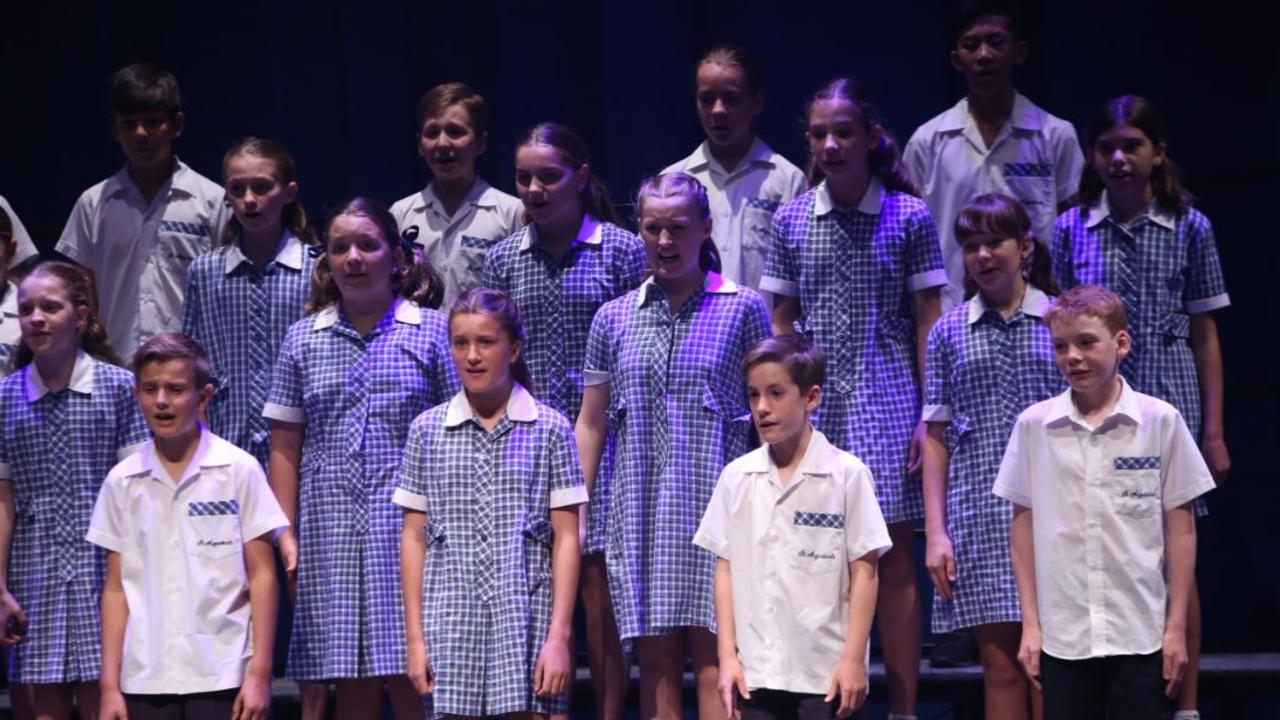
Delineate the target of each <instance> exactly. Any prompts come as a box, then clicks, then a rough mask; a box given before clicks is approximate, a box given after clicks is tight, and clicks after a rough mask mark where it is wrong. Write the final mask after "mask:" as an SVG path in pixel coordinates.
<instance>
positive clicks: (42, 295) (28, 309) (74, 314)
mask: <svg viewBox="0 0 1280 720" xmlns="http://www.w3.org/2000/svg"><path fill="white" fill-rule="evenodd" d="M88 318H89V308H87V307H83V306H82V307H76V306H75V305H73V304H72V303H71V294H70V293H69V292H68V291H67V286H66V285H64V284H63V282H62V281H61V280H59V279H58V278H56V277H52V276H49V275H45V274H43V273H35V274H32V275H28V276H27V277H26V278H25V279H23V281H22V284H20V285H19V286H18V326H19V327H20V328H21V329H22V341H23V342H25V343H26V344H27V347H28V348H29V349H30V350H31V354H32V355H34V356H35V357H37V358H40V357H46V358H65V357H68V356H69V355H72V354H74V353H75V351H76V349H77V348H79V347H80V333H81V331H83V330H84V328H85V325H86V324H87V323H88Z"/></svg>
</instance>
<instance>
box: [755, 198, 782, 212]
mask: <svg viewBox="0 0 1280 720" xmlns="http://www.w3.org/2000/svg"><path fill="white" fill-rule="evenodd" d="M781 205H782V203H780V202H778V201H777V200H770V199H769V198H761V197H753V198H747V207H750V208H755V209H757V210H764V211H766V212H775V211H776V210H777V209H778V208H779V207H780V206H781Z"/></svg>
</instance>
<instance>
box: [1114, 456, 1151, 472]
mask: <svg viewBox="0 0 1280 720" xmlns="http://www.w3.org/2000/svg"><path fill="white" fill-rule="evenodd" d="M1115 469H1116V470H1159V469H1160V456H1159V455H1144V456H1141V457H1118V458H1116V459H1115Z"/></svg>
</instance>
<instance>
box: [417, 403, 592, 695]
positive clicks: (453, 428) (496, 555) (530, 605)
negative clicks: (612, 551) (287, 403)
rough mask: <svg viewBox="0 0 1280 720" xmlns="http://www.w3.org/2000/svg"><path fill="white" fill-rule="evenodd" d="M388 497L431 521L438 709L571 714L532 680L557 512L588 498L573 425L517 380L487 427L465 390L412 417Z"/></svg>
mask: <svg viewBox="0 0 1280 720" xmlns="http://www.w3.org/2000/svg"><path fill="white" fill-rule="evenodd" d="M392 501H393V502H395V503H396V504H397V505H400V506H402V507H405V508H408V509H410V510H416V511H419V512H424V513H426V514H427V529H426V535H427V545H428V547H427V557H426V567H425V569H424V573H425V574H424V580H423V603H422V618H423V633H424V636H425V639H426V645H427V654H428V655H429V658H430V662H431V669H432V671H433V673H434V674H435V681H436V689H435V693H434V696H433V701H434V710H433V714H434V715H437V716H439V715H460V716H474V717H492V716H497V715H502V714H506V713H513V712H535V713H543V714H564V713H567V712H568V702H567V701H568V698H567V696H566V695H565V694H560V695H558V696H555V697H537V696H535V695H534V694H533V681H532V679H533V671H534V667H535V666H536V664H537V661H538V654H539V653H540V652H541V650H542V646H543V645H544V644H545V642H546V639H547V633H548V631H549V630H550V627H551V610H552V603H551V600H552V597H551V591H552V587H551V585H552V578H551V569H552V540H553V538H552V535H553V533H552V527H551V511H552V510H554V509H556V508H567V507H573V506H576V505H581V504H582V503H585V502H586V501H587V491H586V487H585V486H584V485H583V480H582V470H581V468H580V467H579V465H578V453H577V447H576V446H575V444H574V439H573V427H572V426H571V425H569V422H568V420H566V419H565V417H564V416H563V415H561V414H560V413H559V412H557V411H555V410H554V409H552V408H551V407H550V406H548V405H544V404H542V403H540V402H536V401H535V400H534V399H533V396H532V395H530V394H529V392H528V391H527V390H525V389H524V388H523V387H521V386H520V385H519V384H516V385H515V386H514V387H513V388H512V391H511V395H510V397H508V398H507V412H506V414H505V415H504V416H503V417H502V418H501V419H499V420H498V424H497V425H496V426H495V427H494V428H493V429H492V430H487V429H485V427H484V426H483V425H481V424H480V421H479V420H478V419H476V418H475V416H474V414H473V412H472V410H471V406H470V404H469V403H468V402H467V396H466V393H465V392H459V393H458V394H457V395H455V396H453V399H451V400H450V401H449V402H448V403H447V404H442V405H439V406H437V407H435V408H432V409H431V410H429V411H427V412H426V413H423V414H422V415H421V416H419V417H418V418H417V419H416V420H415V421H414V423H413V427H412V428H410V430H409V442H408V445H407V446H406V448H405V459H404V464H403V465H402V466H401V472H400V483H399V487H398V488H397V489H396V491H395V494H394V496H393V497H392Z"/></svg>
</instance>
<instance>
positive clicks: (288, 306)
mask: <svg viewBox="0 0 1280 720" xmlns="http://www.w3.org/2000/svg"><path fill="white" fill-rule="evenodd" d="M314 266H315V259H314V258H312V257H311V254H310V253H308V252H307V251H306V247H305V246H304V245H303V243H302V242H301V241H300V240H299V239H298V238H297V237H296V236H294V234H293V233H291V232H288V231H286V232H285V234H284V238H283V241H282V243H281V246H280V249H279V250H278V251H277V253H276V256H275V258H274V259H272V260H270V261H268V262H267V264H266V265H264V266H263V267H261V268H259V267H258V266H257V265H255V264H253V263H252V262H251V261H250V260H249V259H248V258H247V257H245V255H244V252H243V251H242V250H241V249H240V245H239V241H238V240H237V241H236V242H234V243H232V244H230V245H225V246H223V247H221V248H219V249H217V250H215V251H213V252H211V253H208V254H206V255H202V256H200V257H198V258H196V260H195V262H193V263H191V267H190V268H188V270H187V296H186V302H185V303H184V306H183V310H182V332H184V333H186V334H187V335H190V336H191V337H193V338H195V339H196V340H197V341H198V342H199V343H200V344H201V345H203V346H204V349H205V351H206V352H207V353H209V359H210V360H211V361H212V362H213V373H214V387H215V392H214V395H213V397H212V398H211V399H210V400H209V406H208V409H207V411H206V414H207V417H208V421H209V430H210V431H211V432H212V433H213V434H215V435H217V436H218V437H221V438H225V439H226V440H228V441H229V442H231V443H232V444H234V445H236V446H237V447H239V448H240V449H241V450H244V451H245V452H248V453H249V454H250V455H253V456H254V457H255V458H257V459H258V462H259V463H261V464H262V466H263V467H264V468H265V467H266V466H267V456H268V454H269V449H270V435H271V432H270V428H269V427H268V425H267V421H266V419H265V418H263V417H262V407H263V405H265V404H266V401H267V393H268V392H269V391H270V390H271V377H272V372H273V371H274V369H275V365H276V357H277V356H278V355H279V353H280V344H281V343H282V342H283V341H284V336H285V333H287V332H288V331H289V326H291V325H293V323H295V322H297V321H298V319H300V318H301V317H302V315H303V306H304V305H305V304H306V301H307V294H308V292H309V291H310V284H311V271H312V270H313V268H314Z"/></svg>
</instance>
